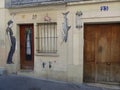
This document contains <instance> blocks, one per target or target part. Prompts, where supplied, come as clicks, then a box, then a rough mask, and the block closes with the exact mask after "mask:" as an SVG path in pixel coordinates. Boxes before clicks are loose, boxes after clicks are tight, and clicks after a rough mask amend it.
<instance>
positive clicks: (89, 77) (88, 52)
mask: <svg viewBox="0 0 120 90" xmlns="http://www.w3.org/2000/svg"><path fill="white" fill-rule="evenodd" d="M84 33H85V37H84V40H85V48H84V55H85V56H84V59H85V62H84V64H85V66H84V78H85V79H84V81H88V82H89V81H92V82H94V81H95V43H94V42H95V41H94V40H95V34H94V33H96V32H95V30H94V28H93V27H90V25H88V26H87V27H85V32H84Z"/></svg>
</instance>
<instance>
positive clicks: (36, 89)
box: [0, 75, 117, 90]
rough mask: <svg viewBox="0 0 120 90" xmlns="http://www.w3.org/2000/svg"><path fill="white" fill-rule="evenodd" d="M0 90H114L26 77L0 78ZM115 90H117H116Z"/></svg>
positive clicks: (10, 76)
mask: <svg viewBox="0 0 120 90" xmlns="http://www.w3.org/2000/svg"><path fill="white" fill-rule="evenodd" d="M0 90H115V89H105V88H101V87H96V86H89V85H87V84H80V85H75V84H70V83H62V82H54V81H48V80H41V79H35V78H31V77H26V76H17V75H6V76H0ZM116 90H117V89H116Z"/></svg>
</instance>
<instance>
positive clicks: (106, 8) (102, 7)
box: [100, 6, 109, 11]
mask: <svg viewBox="0 0 120 90" xmlns="http://www.w3.org/2000/svg"><path fill="white" fill-rule="evenodd" d="M108 10H109V6H100V11H108Z"/></svg>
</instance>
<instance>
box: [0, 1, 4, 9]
mask: <svg viewBox="0 0 120 90" xmlns="http://www.w3.org/2000/svg"><path fill="white" fill-rule="evenodd" d="M4 3H5V0H0V8H4V6H5V4H4Z"/></svg>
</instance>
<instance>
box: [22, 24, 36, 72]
mask: <svg viewBox="0 0 120 90" xmlns="http://www.w3.org/2000/svg"><path fill="white" fill-rule="evenodd" d="M20 65H21V69H30V70H33V68H34V27H33V24H25V25H20Z"/></svg>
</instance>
